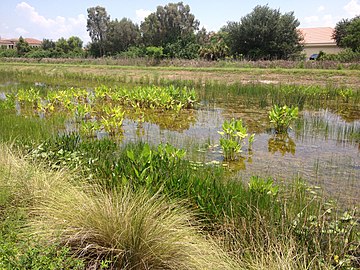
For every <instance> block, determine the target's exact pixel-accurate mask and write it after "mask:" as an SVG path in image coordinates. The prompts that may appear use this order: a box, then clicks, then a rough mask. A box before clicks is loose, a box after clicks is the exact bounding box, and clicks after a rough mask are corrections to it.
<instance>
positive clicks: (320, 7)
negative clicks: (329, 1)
mask: <svg viewBox="0 0 360 270" xmlns="http://www.w3.org/2000/svg"><path fill="white" fill-rule="evenodd" d="M317 10H318V11H319V12H322V11H324V10H325V7H324V6H319V7H318V9H317Z"/></svg>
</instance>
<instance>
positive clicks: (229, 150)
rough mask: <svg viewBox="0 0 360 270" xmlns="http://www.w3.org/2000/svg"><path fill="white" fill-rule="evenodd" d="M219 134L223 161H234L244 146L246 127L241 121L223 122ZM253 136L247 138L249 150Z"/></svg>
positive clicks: (246, 135) (246, 133)
mask: <svg viewBox="0 0 360 270" xmlns="http://www.w3.org/2000/svg"><path fill="white" fill-rule="evenodd" d="M218 133H219V134H220V136H221V138H220V145H221V147H222V149H223V153H224V159H225V160H235V159H236V157H237V154H238V153H241V152H242V148H243V146H244V145H245V138H246V137H248V135H249V134H248V131H247V127H246V126H245V125H244V124H243V122H242V120H241V119H234V118H233V119H231V120H230V121H227V120H225V121H224V123H223V125H222V131H218ZM254 137H255V135H254V134H252V135H251V136H250V138H249V149H252V144H253V142H254Z"/></svg>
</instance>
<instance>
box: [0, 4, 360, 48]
mask: <svg viewBox="0 0 360 270" xmlns="http://www.w3.org/2000/svg"><path fill="white" fill-rule="evenodd" d="M180 1H181V0H175V1H171V0H168V1H161V0H139V1H138V0H133V1H129V0H104V1H100V0H98V1H93V0H81V1H80V0H57V1H53V0H24V1H21V0H20V1H16V0H1V1H0V37H1V38H3V39H4V38H17V37H19V36H20V35H21V36H23V37H28V38H29V37H31V38H37V39H39V40H42V39H43V38H47V39H52V40H54V41H56V40H58V39H59V38H61V37H64V38H69V37H70V36H78V37H80V38H81V39H82V40H83V41H84V43H85V44H86V43H87V42H89V41H90V38H89V35H88V32H87V31H86V20H87V8H89V7H95V6H102V7H105V9H106V11H107V13H108V14H109V15H110V18H111V19H115V18H117V19H122V18H124V17H126V18H129V19H131V20H132V21H133V22H136V23H138V24H140V23H141V22H142V21H143V20H144V18H145V17H146V16H147V15H149V14H150V13H152V12H154V11H155V10H156V7H157V6H159V5H161V6H165V5H166V4H168V3H169V2H173V3H177V2H180ZM183 3H184V4H188V5H189V6H190V9H191V13H193V14H194V15H195V18H196V19H198V20H199V21H200V27H202V26H204V27H205V28H206V29H207V30H208V31H217V30H219V29H220V28H221V27H222V26H224V25H226V23H227V22H229V21H240V18H241V17H243V16H245V15H246V14H248V13H250V12H251V11H252V10H253V9H254V7H255V6H257V5H268V6H269V7H270V8H274V9H280V12H281V13H285V12H291V11H293V12H294V15H295V17H296V18H297V19H298V20H299V22H300V27H322V26H329V27H334V26H335V25H336V23H337V22H338V21H340V20H341V19H344V18H353V17H355V16H356V15H360V0H302V1H290V0H265V1H257V0H255V1H250V0H247V1H245V0H207V1H196V0H187V1H185V0H183Z"/></svg>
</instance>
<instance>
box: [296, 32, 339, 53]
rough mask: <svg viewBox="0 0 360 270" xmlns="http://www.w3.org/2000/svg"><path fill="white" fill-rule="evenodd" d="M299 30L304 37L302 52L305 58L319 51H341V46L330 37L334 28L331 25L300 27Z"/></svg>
mask: <svg viewBox="0 0 360 270" xmlns="http://www.w3.org/2000/svg"><path fill="white" fill-rule="evenodd" d="M299 31H300V33H301V35H302V36H303V38H304V40H303V45H304V52H305V54H306V57H307V58H309V57H310V56H311V55H312V54H315V53H319V52H320V51H323V52H324V53H338V52H340V51H341V48H339V47H338V46H337V45H336V42H335V40H334V39H332V34H333V32H334V29H333V28H331V27H316V28H300V29H299Z"/></svg>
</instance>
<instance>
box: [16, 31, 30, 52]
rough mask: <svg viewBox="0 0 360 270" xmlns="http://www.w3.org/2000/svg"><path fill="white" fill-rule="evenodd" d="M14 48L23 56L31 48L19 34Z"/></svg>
mask: <svg viewBox="0 0 360 270" xmlns="http://www.w3.org/2000/svg"><path fill="white" fill-rule="evenodd" d="M16 50H17V54H18V55H19V56H24V55H25V54H26V53H28V52H29V51H30V50H31V48H30V46H29V43H27V42H26V41H25V39H24V38H23V37H22V36H20V38H19V41H18V42H17V43H16Z"/></svg>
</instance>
